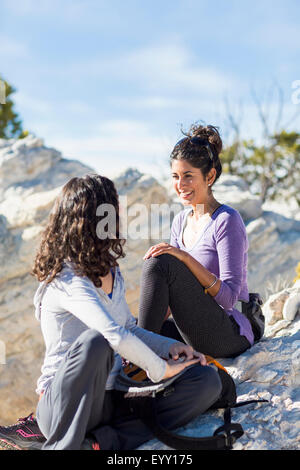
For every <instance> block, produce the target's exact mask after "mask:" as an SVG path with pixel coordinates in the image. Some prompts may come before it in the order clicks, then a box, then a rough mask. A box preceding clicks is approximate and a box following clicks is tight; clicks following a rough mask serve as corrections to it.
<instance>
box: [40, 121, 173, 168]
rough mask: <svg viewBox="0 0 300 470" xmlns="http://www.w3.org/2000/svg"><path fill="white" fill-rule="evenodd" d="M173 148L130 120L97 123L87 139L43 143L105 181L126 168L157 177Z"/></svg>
mask: <svg viewBox="0 0 300 470" xmlns="http://www.w3.org/2000/svg"><path fill="white" fill-rule="evenodd" d="M173 144H174V140H172V139H170V138H169V137H168V136H164V135H157V134H155V132H154V131H153V132H152V131H151V129H150V127H149V126H147V124H146V123H142V122H140V121H130V120H113V121H108V122H105V123H99V124H98V125H97V126H96V127H94V128H93V134H92V135H90V136H83V137H82V136H80V137H59V136H53V137H52V138H50V139H48V142H47V145H51V146H52V147H55V148H57V149H58V150H60V151H61V152H62V154H63V155H64V156H65V157H68V158H74V159H78V160H80V161H82V162H83V163H85V164H86V165H89V166H91V167H92V168H94V169H95V170H96V171H98V172H99V173H103V174H106V175H107V176H108V177H113V176H115V175H116V174H117V173H119V172H120V171H122V170H124V169H126V168H128V167H129V166H134V167H136V168H138V169H139V170H140V171H142V172H151V173H152V174H154V175H156V176H157V177H158V176H160V177H161V176H162V171H166V162H167V158H168V154H169V152H170V150H171V148H172V145H173Z"/></svg>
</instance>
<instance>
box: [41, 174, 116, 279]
mask: <svg viewBox="0 0 300 470" xmlns="http://www.w3.org/2000/svg"><path fill="white" fill-rule="evenodd" d="M101 204H111V205H112V206H113V208H114V210H115V219H116V220H115V237H114V238H105V239H102V238H99V236H98V235H97V224H98V222H99V220H103V218H104V217H102V218H100V217H99V216H97V208H98V207H99V206H100V205H101ZM119 237H120V233H119V199H118V194H117V191H116V188H115V186H114V183H113V182H112V181H111V180H109V179H108V178H105V177H104V176H100V175H86V176H85V177H82V178H72V179H71V180H70V181H68V183H67V184H65V186H64V187H63V188H62V191H61V192H60V194H59V196H58V197H57V198H56V200H55V203H54V207H53V210H52V212H51V214H50V217H49V221H48V224H47V227H46V228H45V230H44V232H43V235H42V240H41V243H40V247H39V249H38V251H37V254H36V258H35V262H34V266H33V269H32V274H33V275H34V276H35V277H36V278H37V279H38V280H39V281H44V280H46V282H47V283H49V282H51V281H52V280H53V279H54V277H55V276H56V275H57V274H58V273H59V272H60V271H61V270H62V268H63V263H64V262H65V261H71V262H72V264H73V266H74V269H75V272H76V274H78V275H81V276H87V277H88V278H89V279H90V280H91V281H92V282H93V283H94V284H95V286H96V287H101V285H102V282H101V280H100V276H101V277H104V276H106V275H107V274H108V272H109V270H110V268H112V267H114V266H118V263H117V259H118V258H120V257H124V256H125V254H124V252H123V248H122V247H123V245H124V243H125V240H124V239H120V238H119Z"/></svg>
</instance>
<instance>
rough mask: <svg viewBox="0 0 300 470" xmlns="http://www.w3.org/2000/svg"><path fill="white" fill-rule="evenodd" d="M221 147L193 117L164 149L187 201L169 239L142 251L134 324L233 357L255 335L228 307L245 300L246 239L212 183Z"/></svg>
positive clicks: (210, 129) (233, 212) (213, 132)
mask: <svg viewBox="0 0 300 470" xmlns="http://www.w3.org/2000/svg"><path fill="white" fill-rule="evenodd" d="M221 150H222V140H221V137H220V134H219V132H218V129H217V128H216V127H214V126H203V125H199V126H198V125H193V126H192V127H191V129H190V131H189V132H188V133H186V134H185V135H184V137H183V138H182V139H181V140H180V141H179V142H178V143H177V144H176V145H175V147H174V149H173V151H172V153H171V157H170V164H171V169H172V177H173V182H174V183H173V186H174V189H175V191H176V193H177V195H178V196H179V198H180V200H181V202H182V204H183V205H184V206H191V207H189V208H185V209H184V210H182V211H181V212H180V213H179V214H177V215H176V216H175V217H174V220H173V223H172V227H171V239H170V243H160V244H158V245H155V246H152V247H151V248H150V249H149V250H148V251H147V253H146V254H145V257H144V259H145V263H144V266H143V272H142V281H141V297H140V306H139V326H141V327H142V328H146V329H148V330H151V331H154V332H157V333H160V334H163V335H166V336H172V337H174V338H177V339H179V340H181V341H185V342H186V343H187V344H189V345H191V346H192V347H193V348H195V349H197V350H199V351H202V352H204V354H207V355H211V356H214V357H234V356H237V355H239V354H241V353H242V352H243V351H245V350H246V349H248V348H250V347H251V345H252V344H253V341H254V337H253V332H252V328H251V325H250V322H249V320H248V319H247V318H246V316H244V315H243V314H242V313H241V312H240V311H238V310H237V309H236V308H235V304H236V302H237V301H238V300H242V301H246V302H248V301H249V293H248V287H247V250H248V239H247V233H246V229H245V225H244V222H243V220H242V218H241V216H240V214H239V212H238V211H237V210H235V209H233V208H232V207H229V206H228V205H226V204H220V203H219V202H218V201H217V200H216V199H215V197H214V194H213V191H212V186H213V185H214V183H215V182H216V180H217V179H218V178H219V176H220V175H221V172H222V165H221V161H220V158H219V155H220V152H221ZM170 313H172V316H173V318H172V319H169V320H166V318H168V316H169V315H170ZM164 320H166V321H164Z"/></svg>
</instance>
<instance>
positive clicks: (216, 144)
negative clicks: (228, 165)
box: [188, 124, 223, 156]
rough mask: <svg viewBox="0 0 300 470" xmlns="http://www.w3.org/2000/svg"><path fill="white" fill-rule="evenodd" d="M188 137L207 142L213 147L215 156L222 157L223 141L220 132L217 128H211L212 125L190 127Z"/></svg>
mask: <svg viewBox="0 0 300 470" xmlns="http://www.w3.org/2000/svg"><path fill="white" fill-rule="evenodd" d="M188 136H189V137H198V138H199V139H203V140H205V141H206V142H208V143H209V144H210V145H211V146H212V147H213V149H214V151H215V154H216V155H217V156H219V155H220V153H221V151H222V147H223V144H222V139H221V137H220V134H219V131H218V129H217V128H216V127H214V126H211V125H208V126H203V125H197V124H193V125H192V126H191V127H190V130H189V132H188Z"/></svg>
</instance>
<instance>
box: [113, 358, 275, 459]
mask: <svg viewBox="0 0 300 470" xmlns="http://www.w3.org/2000/svg"><path fill="white" fill-rule="evenodd" d="M206 359H207V363H208V364H209V365H210V366H211V367H214V368H216V370H217V371H218V373H219V377H220V379H221V381H222V392H221V395H220V397H219V399H218V400H217V402H215V403H214V404H213V406H212V407H211V408H210V409H218V408H224V424H223V425H222V426H220V427H218V428H217V429H216V430H215V432H214V434H213V436H208V437H187V436H181V435H178V434H176V433H174V432H172V431H169V430H168V429H166V428H164V427H162V426H161V424H160V423H159V418H158V415H157V410H156V399H155V398H156V395H157V394H158V393H163V394H164V396H168V394H170V393H172V392H173V391H174V388H173V386H172V383H173V382H174V381H175V380H176V378H177V377H178V376H179V375H181V374H183V373H184V372H185V370H187V369H185V370H184V371H182V372H181V373H180V374H178V375H176V376H175V377H172V378H171V379H168V380H165V381H162V382H159V383H158V384H154V383H153V382H151V381H150V380H149V378H148V376H147V374H146V372H145V371H143V370H142V369H140V368H139V367H137V366H135V365H134V364H128V365H127V366H125V367H124V368H123V369H122V371H121V373H120V374H119V376H118V378H117V381H116V384H115V388H116V389H117V390H119V391H120V392H122V393H123V394H124V398H126V399H128V400H130V409H131V410H132V411H134V412H135V413H136V414H137V415H138V416H139V418H140V419H141V420H142V421H143V422H144V423H145V424H146V425H147V426H148V427H149V428H150V429H151V431H152V433H153V434H154V436H155V437H156V438H157V439H159V440H160V441H161V442H163V443H164V444H166V445H167V446H169V447H171V448H173V449H177V450H229V449H232V448H233V444H234V443H235V442H236V440H237V439H239V438H240V437H241V436H242V435H243V434H244V431H243V428H242V426H241V424H239V423H232V422H231V409H232V408H237V407H240V406H244V405H248V404H250V403H257V402H267V400H248V401H243V402H239V403H237V395H236V387H235V383H234V381H233V379H232V377H231V376H230V375H229V374H228V372H227V371H226V369H224V367H223V366H222V365H221V364H219V363H218V362H217V361H215V360H214V359H213V358H211V357H209V356H206ZM190 367H193V366H190Z"/></svg>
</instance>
